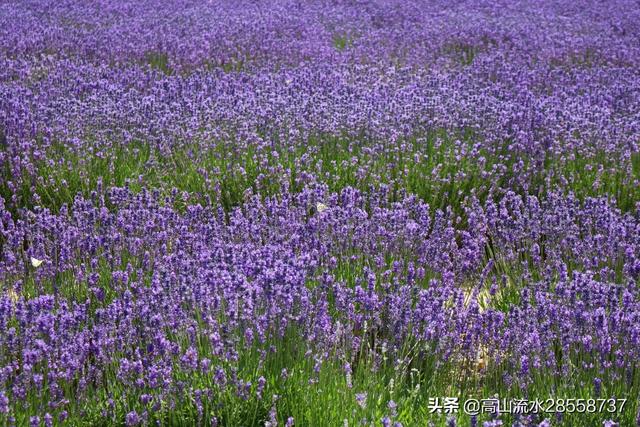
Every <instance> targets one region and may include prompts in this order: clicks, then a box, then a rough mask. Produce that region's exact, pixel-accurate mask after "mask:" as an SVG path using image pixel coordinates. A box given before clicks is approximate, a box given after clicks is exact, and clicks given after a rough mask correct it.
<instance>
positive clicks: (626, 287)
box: [0, 189, 640, 411]
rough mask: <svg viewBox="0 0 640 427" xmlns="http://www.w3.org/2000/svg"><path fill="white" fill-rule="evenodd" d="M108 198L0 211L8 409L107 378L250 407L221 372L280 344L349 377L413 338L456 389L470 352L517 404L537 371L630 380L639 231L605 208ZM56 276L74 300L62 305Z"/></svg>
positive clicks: (562, 203) (518, 202) (129, 386)
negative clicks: (200, 383) (219, 203)
mask: <svg viewBox="0 0 640 427" xmlns="http://www.w3.org/2000/svg"><path fill="white" fill-rule="evenodd" d="M177 197H180V196H177ZM109 200H110V203H112V204H113V205H114V207H115V208H116V209H107V207H106V206H105V201H104V200H100V199H99V198H98V199H96V200H93V201H91V200H85V199H83V198H81V197H78V198H76V200H75V201H74V204H73V205H72V206H69V207H68V208H66V207H65V208H64V209H62V211H61V212H60V213H59V214H52V213H51V212H49V211H48V210H46V209H40V210H34V211H33V212H30V214H29V215H28V216H25V217H24V218H22V219H20V220H18V221H14V220H12V218H11V216H10V214H9V213H8V212H7V211H4V210H3V211H2V218H3V228H2V230H1V231H2V237H3V238H4V240H5V243H4V245H3V249H2V253H1V255H2V263H1V264H0V267H1V268H0V271H2V281H3V282H4V283H7V284H10V285H11V292H10V293H7V294H5V295H4V296H3V297H2V299H1V300H0V306H1V307H2V308H1V310H0V313H1V314H0V323H1V326H2V329H3V330H4V331H5V332H4V333H3V334H2V337H1V339H2V343H1V344H2V345H1V346H0V348H1V349H2V355H1V358H0V365H1V366H2V385H3V388H4V389H5V390H4V391H3V397H4V399H5V400H8V401H9V403H5V406H4V408H5V411H7V410H8V408H9V407H10V406H12V405H21V404H23V403H21V402H22V401H23V400H24V399H25V397H26V396H27V395H28V394H31V393H35V394H36V395H39V396H45V395H46V396H48V400H49V403H48V405H49V408H51V409H49V410H59V409H60V408H64V407H65V404H68V393H69V387H70V386H71V385H72V387H73V392H74V395H75V396H84V398H89V396H88V395H87V393H88V392H87V388H88V387H90V385H91V384H105V383H110V382H116V383H117V384H119V385H122V386H123V387H125V389H126V390H127V394H129V395H133V396H135V397H137V398H139V399H144V400H146V401H148V402H158V401H160V400H163V399H165V400H169V401H171V399H174V398H175V396H177V395H179V393H180V392H181V391H183V390H182V387H183V386H182V385H181V381H180V375H182V374H184V373H190V372H192V373H194V375H195V374H196V373H197V375H202V376H205V377H206V378H210V380H211V382H212V383H213V384H215V387H218V388H221V389H225V388H228V387H231V388H232V389H233V390H235V392H236V393H238V394H239V396H246V393H252V392H253V393H258V394H260V393H262V390H263V389H264V384H265V379H264V378H241V377H240V376H232V378H228V377H227V376H228V375H229V373H228V372H226V371H225V370H224V369H222V370H221V368H222V367H226V366H229V364H231V365H233V364H234V363H235V362H237V361H238V358H239V357H240V354H241V353H242V351H243V349H244V348H246V347H248V346H249V347H250V346H252V345H254V344H255V345H258V346H259V347H263V346H267V347H268V344H269V342H272V341H273V340H274V339H282V338H284V337H285V336H286V334H287V332H288V331H289V330H291V329H294V330H296V331H297V332H298V333H299V334H300V342H299V343H298V345H299V346H300V347H301V348H303V349H304V348H306V349H308V351H309V352H310V354H315V355H316V357H320V359H319V360H320V361H321V360H323V359H325V358H327V357H337V358H339V359H341V360H346V361H347V365H346V366H349V363H351V364H356V363H358V360H359V358H360V357H362V354H361V352H362V351H365V352H367V353H370V354H371V356H372V357H373V358H374V359H375V360H376V362H375V363H382V358H383V357H391V358H394V357H399V356H400V355H402V352H401V349H402V347H403V346H404V345H405V344H406V343H407V342H412V343H415V344H414V345H415V346H416V347H417V348H419V351H418V354H422V353H426V352H430V353H432V354H435V355H437V356H438V360H439V362H438V363H439V364H442V369H445V366H446V365H447V363H449V362H450V363H456V364H460V366H462V367H463V368H462V369H461V370H460V371H459V372H458V375H469V374H471V373H477V370H478V367H477V366H476V365H475V364H474V363H473V362H476V360H477V354H478V351H479V350H480V349H482V351H483V352H484V355H483V357H485V358H487V359H488V360H489V363H490V364H492V365H493V366H502V367H504V372H505V378H504V381H507V382H513V383H515V384H516V385H517V386H519V387H522V388H523V389H525V388H526V386H527V384H528V382H530V381H534V380H535V378H536V376H537V375H539V374H540V372H541V371H544V372H552V373H553V374H554V375H560V376H570V375H572V373H573V372H574V371H576V370H577V371H580V372H583V371H587V372H593V374H594V377H595V376H598V375H602V374H605V375H612V376H614V377H616V376H618V377H620V378H625V377H624V376H629V378H633V377H634V376H635V375H636V372H635V367H636V366H637V364H638V362H639V361H640V353H639V350H638V349H640V328H639V327H638V325H639V322H640V295H639V293H640V291H639V290H638V286H637V279H638V277H639V276H640V221H639V220H638V217H637V215H636V216H632V215H630V214H622V213H621V212H620V211H619V210H618V209H617V208H614V207H612V206H611V205H610V204H609V203H608V202H607V201H606V200H604V199H589V200H587V201H585V202H584V204H580V203H579V202H578V201H577V200H574V199H571V198H565V197H562V196H553V197H551V199H550V200H548V201H546V202H540V201H539V200H538V199H537V198H536V197H533V196H530V197H527V198H523V197H521V196H517V195H515V194H511V195H509V196H508V197H506V198H504V199H502V200H501V201H500V202H499V203H495V202H493V201H491V202H488V203H486V204H485V205H484V206H481V205H480V204H479V203H475V204H474V205H472V206H469V207H468V212H469V215H468V218H469V220H468V224H467V225H466V226H458V227H456V218H453V217H452V216H451V215H450V214H447V213H446V212H442V211H437V212H435V213H434V212H431V211H430V209H429V206H427V205H425V204H424V203H422V202H421V201H420V200H418V199H416V198H415V197H407V198H406V199H404V200H403V201H402V202H389V201H388V200H385V199H383V198H380V196H379V195H368V194H362V193H360V192H358V191H356V190H350V189H346V190H344V191H343V192H342V193H340V194H327V193H326V192H324V191H322V190H318V189H316V190H305V191H302V192H301V193H299V194H297V195H283V196H282V198H281V199H275V198H274V199H267V200H264V201H262V200H261V199H260V198H259V197H257V196H250V197H248V198H247V200H246V201H245V203H244V204H243V206H242V208H237V209H235V210H234V211H232V212H231V213H230V215H229V218H228V220H227V218H226V217H225V215H224V212H222V211H220V210H218V211H216V209H214V208H212V207H202V206H199V205H196V206H189V207H188V208H187V210H186V212H178V211H176V210H175V209H174V208H171V207H170V205H171V204H170V203H168V202H169V201H168V200H162V199H161V198H160V196H159V195H158V193H157V192H156V193H150V192H146V191H143V192H142V193H140V194H137V195H136V194H133V193H131V192H130V191H128V190H125V189H114V190H112V191H111V192H110V194H109ZM319 200H322V201H324V202H326V205H325V206H326V208H325V209H323V210H322V211H321V212H318V210H317V209H316V206H317V203H318V201H319ZM25 246H26V247H27V249H26V250H25V249H24V248H25ZM487 248H490V249H489V250H491V251H492V252H493V253H492V255H491V257H490V258H489V259H488V257H487ZM30 257H34V258H37V259H41V260H42V261H43V263H42V265H41V266H39V267H38V268H34V267H33V266H32V265H31V264H30V263H29V261H28V259H29V258H30ZM389 260H392V261H389ZM105 270H106V271H108V272H109V274H108V277H107V278H105V277H104V276H105V273H104V271H105ZM509 272H511V275H510V274H509ZM514 272H515V273H514ZM514 275H515V277H514ZM64 277H69V278H72V280H71V281H70V282H67V284H66V285H64V286H69V283H72V284H73V285H72V286H76V287H78V288H81V289H82V290H81V291H77V292H76V293H75V295H76V296H75V297H74V298H69V297H65V295H69V294H70V292H71V290H70V289H63V288H61V287H60V286H59V285H58V283H60V282H61V278H64ZM510 301H511V302H510ZM507 303H509V307H508V309H502V308H501V306H502V305H505V304H507ZM374 337H375V338H374ZM198 349H200V350H198ZM203 349H206V351H204V350H203ZM363 349H364V350H363ZM270 351H277V349H271V350H270ZM399 363H400V364H401V365H402V363H404V362H399ZM408 368H409V366H407V369H408ZM479 369H480V370H481V371H482V370H483V368H482V367H481V368H479ZM350 370H351V367H349V369H347V371H350ZM112 371H114V372H116V377H115V379H113V378H111V379H110V378H108V375H109V373H110V372H112ZM253 382H255V383H256V384H257V388H253V387H254V386H253V385H252V384H253ZM112 386H113V385H112ZM600 387H602V385H600ZM190 392H195V391H193V390H192V391H190ZM208 392H211V390H209V391H208ZM198 393H202V391H199V392H198ZM138 396H139V397H138ZM7 405H8V406H7ZM150 407H151V405H150ZM30 409H31V410H39V408H30ZM156 409H158V408H156ZM150 410H153V408H151V409H150Z"/></svg>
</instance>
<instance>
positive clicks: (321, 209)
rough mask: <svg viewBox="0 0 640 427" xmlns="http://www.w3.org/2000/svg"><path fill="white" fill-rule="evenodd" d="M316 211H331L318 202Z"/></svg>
mask: <svg viewBox="0 0 640 427" xmlns="http://www.w3.org/2000/svg"><path fill="white" fill-rule="evenodd" d="M316 209H317V210H318V213H321V212H324V211H326V210H327V209H329V206H327V205H325V204H324V203H320V202H318V203H317V204H316Z"/></svg>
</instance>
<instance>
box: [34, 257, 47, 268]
mask: <svg viewBox="0 0 640 427" xmlns="http://www.w3.org/2000/svg"><path fill="white" fill-rule="evenodd" d="M43 262H44V261H43V260H41V259H38V258H34V257H31V265H33V266H34V267H36V268H38V267H40V265H41V264H42V263H43Z"/></svg>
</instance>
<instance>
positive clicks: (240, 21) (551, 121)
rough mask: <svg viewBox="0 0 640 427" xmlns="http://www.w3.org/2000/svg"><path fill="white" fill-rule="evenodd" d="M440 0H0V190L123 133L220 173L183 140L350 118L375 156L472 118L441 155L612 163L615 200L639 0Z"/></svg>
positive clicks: (230, 143)
mask: <svg viewBox="0 0 640 427" xmlns="http://www.w3.org/2000/svg"><path fill="white" fill-rule="evenodd" d="M449 3H450V2H429V3H428V4H424V3H423V2H394V1H389V2H375V3H371V4H370V3H366V4H360V3H359V2H349V1H345V2H342V1H340V2H311V3H309V2H304V4H303V3H302V2H298V1H281V2H280V1H279V2H275V3H273V2H269V4H266V3H265V4H263V3H254V2H246V3H243V2H236V1H234V2H217V1H216V2H205V1H172V2H168V3H167V2H154V1H144V2H126V1H118V2H108V3H104V4H103V3H102V2H88V3H87V2H80V3H79V2H73V1H65V2H57V3H56V4H55V6H52V5H50V2H47V1H43V0H37V1H28V2H23V1H20V2H16V3H11V2H5V3H4V4H3V5H2V9H1V10H0V11H1V12H0V28H2V30H1V31H2V34H3V35H2V37H0V52H1V53H2V54H0V70H2V71H0V124H1V128H0V131H1V134H2V140H3V141H2V142H3V144H2V145H3V149H2V150H0V165H2V167H3V169H6V170H7V172H6V174H7V175H6V177H5V179H6V182H5V183H3V184H4V186H3V187H4V191H5V194H6V196H5V198H7V197H11V196H15V195H16V193H18V192H19V188H20V187H21V186H23V185H25V186H26V188H27V190H26V191H27V192H29V189H35V188H37V185H36V184H37V183H40V184H46V183H47V180H49V181H51V180H52V177H50V176H49V177H48V176H42V175H41V174H40V175H39V174H38V170H39V169H40V168H41V167H43V165H48V166H49V167H51V168H65V167H66V168H69V167H78V166H77V165H76V164H74V165H73V166H72V165H70V164H69V163H68V158H66V157H60V156H55V155H54V153H56V152H58V150H57V149H56V148H59V147H64V150H66V151H65V152H73V153H75V154H76V155H77V156H79V157H80V159H81V160H84V161H86V159H87V158H91V157H93V156H97V157H98V158H104V157H109V156H110V155H112V150H113V149H114V147H118V146H122V145H123V144H124V145H127V144H131V143H132V142H136V141H143V142H144V143H145V144H147V145H149V146H151V147H152V152H153V153H154V154H155V155H161V154H165V155H168V154H170V153H172V151H175V150H176V149H177V148H182V147H185V146H189V147H190V148H191V149H192V151H194V152H195V153H196V154H193V153H192V156H191V157H192V159H191V160H192V161H194V162H196V163H197V165H198V170H199V172H200V173H201V174H202V175H203V179H210V180H214V181H215V179H216V178H215V175H216V171H215V170H213V171H211V170H210V169H211V167H210V165H209V166H207V163H206V159H194V157H197V153H199V152H202V151H206V150H208V149H209V148H211V147H212V146H214V145H215V146H218V147H224V148H223V151H226V152H233V153H235V154H237V155H239V154H244V155H245V156H244V157H242V156H241V157H240V158H242V159H245V160H244V162H245V163H246V159H247V158H251V159H253V160H255V162H256V163H261V162H263V161H265V158H266V157H268V156H269V155H271V153H272V152H273V151H274V150H276V151H278V152H296V150H298V149H301V150H305V149H306V148H307V147H308V146H309V144H310V141H309V139H310V138H311V137H312V136H313V135H317V134H323V135H327V134H328V135H344V134H347V135H349V136H350V137H351V138H355V140H354V143H355V144H357V145H358V146H359V147H364V148H365V149H366V150H367V152H368V153H369V154H370V155H371V156H380V155H383V153H386V154H388V153H393V154H396V155H402V154H404V155H407V156H413V155H416V154H417V155H418V156H420V155H424V156H426V155H428V152H427V151H426V147H427V145H428V144H425V143H424V135H425V134H426V133H428V132H430V131H433V130H444V131H446V132H448V133H450V134H456V133H460V132H462V133H467V134H469V133H470V134H473V139H472V141H469V140H468V139H465V138H451V141H448V146H449V147H450V151H451V159H452V160H453V159H455V160H453V161H455V162H467V163H470V164H478V165H480V167H481V168H484V169H483V172H484V173H483V176H482V179H483V180H484V179H487V178H488V179H489V180H490V181H491V182H492V183H495V184H496V185H498V186H499V187H508V188H512V189H516V188H518V189H523V191H525V192H526V191H536V190H537V189H536V188H535V187H539V186H540V182H545V180H547V181H551V182H552V183H553V185H561V186H564V187H569V188H572V189H573V187H572V184H574V186H575V185H577V184H576V182H580V181H581V179H584V175H585V172H587V171H592V174H593V177H592V178H591V179H590V181H589V186H593V187H594V188H595V189H596V190H597V189H598V188H599V187H602V186H603V185H604V184H603V183H602V182H601V181H602V180H603V177H606V176H608V175H614V176H615V179H616V180H617V181H616V182H618V181H619V182H620V184H619V186H620V187H621V188H619V187H616V188H613V189H606V190H607V191H610V192H612V193H613V194H610V195H611V196H614V197H617V198H618V199H621V198H625V197H627V195H626V194H624V191H625V190H627V191H630V190H628V189H633V188H634V187H638V184H639V181H638V172H637V171H636V172H635V173H634V161H635V163H638V162H640V160H638V159H637V154H635V153H637V152H638V151H639V147H638V141H639V140H640V124H639V122H638V117H639V115H640V110H639V108H640V107H639V106H640V98H639V96H640V95H639V94H640V86H639V85H640V83H639V81H640V80H639V79H638V73H637V69H638V68H639V67H640V48H638V46H637V43H635V41H636V40H637V37H638V35H639V34H640V29H639V27H638V22H640V17H639V16H637V14H638V12H637V7H635V3H633V2H626V1H616V2H613V3H612V2H606V3H604V4H598V3H593V4H590V5H589V7H578V6H576V5H575V4H574V3H573V2H535V1H520V2H462V3H459V4H457V5H451V4H449ZM408 138H415V139H417V144H408V143H407V139H408ZM416 145H417V148H416ZM308 154H309V156H311V157H313V152H310V153H308ZM634 155H636V158H634ZM418 158H419V157H418ZM634 159H635V160H634ZM307 160H308V159H306V157H305V156H297V157H295V159H294V160H293V161H292V162H293V163H294V164H295V166H296V168H297V169H301V170H303V171H305V172H306V173H307V174H303V176H301V177H298V179H300V180H302V181H303V184H304V183H307V182H308V181H310V180H319V181H326V180H327V178H326V177H325V176H322V175H321V174H319V173H317V171H316V170H315V169H314V167H313V166H314V165H315V164H314V165H309V164H308V162H307ZM581 160H583V161H584V163H585V164H587V165H588V167H586V168H585V167H584V164H583V163H580V161H581ZM158 162H160V161H159V160H158V159H157V158H156V157H155V156H154V155H152V156H151V159H149V162H148V165H147V166H146V167H150V168H153V167H157V168H159V169H162V167H163V165H162V164H160V165H158V164H157V163H158ZM361 162H362V160H361ZM576 162H578V164H576ZM81 163H82V162H81ZM160 163H161V162H160ZM550 164H551V165H553V166H554V167H550V166H549V165H550ZM438 165H439V162H436V164H434V165H432V166H431V170H430V171H428V172H430V173H429V174H425V175H423V176H421V177H420V178H421V179H429V178H430V177H433V176H438V172H439V170H440V169H441V168H442V166H441V165H440V168H439V167H438ZM485 166H486V167H485ZM87 167H89V166H87ZM228 167H229V168H231V169H234V170H236V171H240V172H239V173H242V171H241V170H240V169H243V168H245V167H246V164H238V162H237V157H236V162H235V163H232V164H231V165H230V166H228ZM635 167H636V168H638V167H640V166H639V165H636V166H635ZM360 169H361V170H360V173H361V174H367V173H370V174H374V175H375V178H384V179H387V180H388V179H392V178H389V177H388V176H384V175H385V174H384V173H381V172H379V171H374V170H371V168H370V167H369V166H368V165H367V164H366V163H365V164H363V165H361V166H360ZM203 170H204V171H203ZM261 170H262V169H261ZM264 171H265V172H266V171H270V172H272V173H271V174H270V175H269V178H270V179H273V180H277V177H278V176H279V175H282V174H283V173H285V171H280V170H275V171H274V170H270V169H269V168H264ZM206 172H209V173H206ZM579 172H582V173H579ZM212 175H213V177H212ZM307 175H309V176H307ZM84 178H85V180H86V181H87V187H88V186H92V185H95V182H94V181H90V180H89V178H87V177H84ZM134 178H137V176H136V177H134ZM445 178H449V179H455V178H456V177H455V174H452V176H451V177H445ZM612 179H613V178H612ZM49 184H50V185H51V186H53V187H55V186H56V185H57V186H60V185H62V184H61V183H60V182H57V181H52V182H49ZM108 184H114V183H108ZM121 184H122V183H119V185H121ZM280 190H281V191H286V189H280ZM604 191H605V190H602V191H601V192H599V193H598V192H596V194H590V195H603V194H605V193H604ZM633 191H636V190H633ZM31 192H32V193H33V192H35V191H31ZM634 194H635V196H634V197H636V198H637V192H635V193H634ZM16 197H17V196H16ZM7 203H9V201H7ZM13 203H14V204H16V205H17V204H19V203H20V201H18V200H15V201H14V202H13ZM36 204H37V203H36ZM628 207H629V206H627V208H628Z"/></svg>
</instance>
